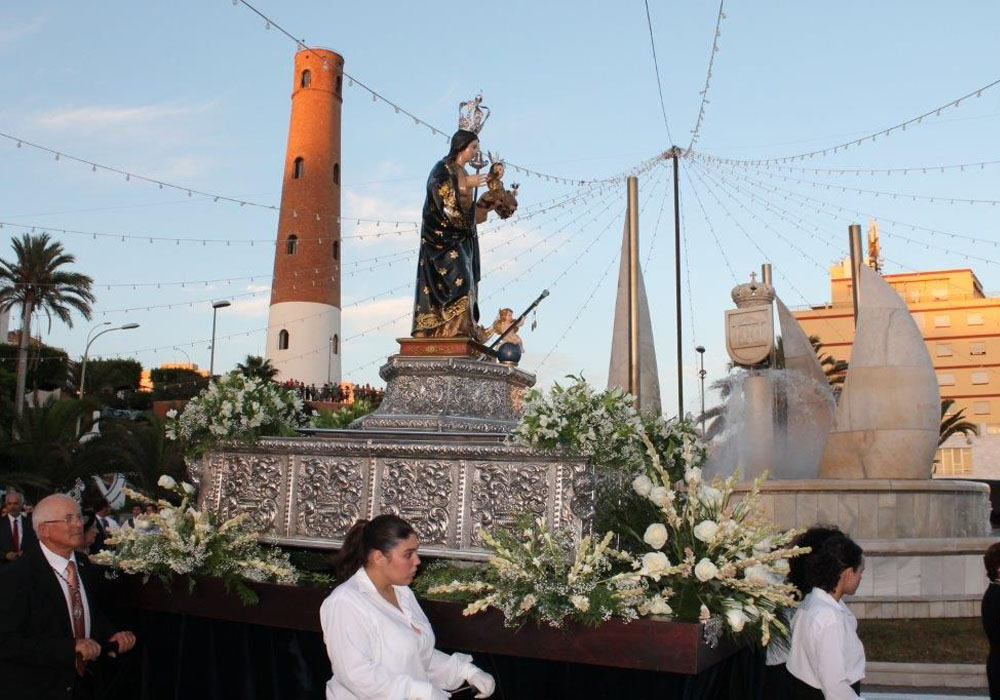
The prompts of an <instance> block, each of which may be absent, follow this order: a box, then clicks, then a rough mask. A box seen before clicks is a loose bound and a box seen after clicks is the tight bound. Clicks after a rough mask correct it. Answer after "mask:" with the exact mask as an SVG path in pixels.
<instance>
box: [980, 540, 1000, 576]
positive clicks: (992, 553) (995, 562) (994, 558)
mask: <svg viewBox="0 0 1000 700" xmlns="http://www.w3.org/2000/svg"><path fill="white" fill-rule="evenodd" d="M983 564H984V565H985V566H986V576H987V577H988V578H989V579H990V581H996V580H998V579H1000V571H998V569H1000V542H994V543H993V544H991V545H990V546H989V549H987V550H986V554H984V555H983Z"/></svg>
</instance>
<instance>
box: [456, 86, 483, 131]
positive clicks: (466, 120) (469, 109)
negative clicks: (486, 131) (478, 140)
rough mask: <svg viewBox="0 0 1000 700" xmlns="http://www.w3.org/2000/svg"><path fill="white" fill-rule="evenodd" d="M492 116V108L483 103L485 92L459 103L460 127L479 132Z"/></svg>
mask: <svg viewBox="0 0 1000 700" xmlns="http://www.w3.org/2000/svg"><path fill="white" fill-rule="evenodd" d="M489 118H490V108H489V107H487V106H485V105H484V104H483V93H479V94H478V95H476V96H475V97H473V98H472V99H471V100H466V101H465V102H460V103H459V105H458V128H459V129H464V130H465V131H471V132H472V133H474V134H478V133H479V131H480V129H482V128H483V124H485V123H486V120H487V119H489Z"/></svg>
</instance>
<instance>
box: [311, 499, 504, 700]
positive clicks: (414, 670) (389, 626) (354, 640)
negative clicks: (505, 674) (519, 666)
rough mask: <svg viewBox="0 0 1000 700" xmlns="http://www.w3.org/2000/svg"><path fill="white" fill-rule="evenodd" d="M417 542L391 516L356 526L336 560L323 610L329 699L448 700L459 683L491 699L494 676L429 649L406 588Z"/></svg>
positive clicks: (422, 620) (430, 635)
mask: <svg viewBox="0 0 1000 700" xmlns="http://www.w3.org/2000/svg"><path fill="white" fill-rule="evenodd" d="M418 545H419V541H418V539H417V534H416V532H414V530H413V528H412V527H411V526H410V525H409V523H407V522H406V521H405V520H403V519H402V518H400V517H398V516H395V515H379V516H378V517H376V518H374V519H373V520H371V521H368V520H359V521H358V522H356V523H355V524H354V526H353V527H352V528H351V529H350V531H349V532H348V533H347V537H346V538H345V539H344V546H343V547H342V548H341V550H340V552H338V554H337V556H336V558H335V560H334V574H335V576H336V578H337V584H338V585H337V587H336V588H335V589H334V590H333V592H332V593H330V595H329V596H327V598H326V600H325V601H323V605H322V606H321V607H320V611H319V615H320V622H321V623H322V625H323V641H324V642H325V644H326V650H327V654H328V655H329V657H330V664H331V666H332V667H333V678H331V679H330V680H329V681H328V682H327V684H326V698H327V700H376V699H378V700H445V699H446V698H448V697H450V694H449V693H448V692H446V691H447V690H449V689H452V690H453V689H455V688H458V687H459V686H460V685H462V684H463V683H468V684H469V685H470V686H471V687H473V688H475V689H476V690H477V691H479V693H478V695H476V697H477V698H485V697H489V696H490V695H492V694H493V689H494V686H495V683H494V681H493V677H492V676H490V675H489V674H488V673H486V672H485V671H482V670H480V669H479V668H477V667H476V666H474V665H473V663H472V657H471V656H468V655H466V654H452V655H450V656H449V655H448V654H445V653H443V652H440V651H438V650H437V649H435V648H434V631H433V630H432V629H431V625H430V622H429V621H428V620H427V616H426V615H424V612H423V610H421V609H420V604H419V603H418V602H417V598H416V596H414V594H413V591H411V590H410V588H409V584H410V582H411V581H413V577H414V575H415V574H416V573H417V566H419V564H420V557H418V556H417V547H418Z"/></svg>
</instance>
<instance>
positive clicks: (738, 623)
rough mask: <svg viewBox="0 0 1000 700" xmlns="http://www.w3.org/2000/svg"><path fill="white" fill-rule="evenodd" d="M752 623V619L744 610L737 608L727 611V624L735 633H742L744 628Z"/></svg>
mask: <svg viewBox="0 0 1000 700" xmlns="http://www.w3.org/2000/svg"><path fill="white" fill-rule="evenodd" d="M749 621H750V618H748V617H747V616H746V614H745V613H744V612H743V611H742V610H737V609H735V608H730V609H729V610H726V622H728V623H729V626H730V627H731V628H732V630H733V632H742V631H743V626H744V625H745V624H746V623H747V622H749Z"/></svg>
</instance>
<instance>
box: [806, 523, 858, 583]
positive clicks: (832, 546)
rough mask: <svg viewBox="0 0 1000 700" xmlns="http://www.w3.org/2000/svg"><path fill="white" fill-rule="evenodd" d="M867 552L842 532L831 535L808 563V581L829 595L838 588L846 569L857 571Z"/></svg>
mask: <svg viewBox="0 0 1000 700" xmlns="http://www.w3.org/2000/svg"><path fill="white" fill-rule="evenodd" d="M864 557H865V552H864V550H863V549H861V547H859V546H858V543H857V542H855V541H854V540H852V539H851V538H850V537H848V536H847V535H845V534H843V533H842V532H837V533H834V534H833V535H830V537H828V538H827V539H826V540H825V541H824V542H823V544H821V545H820V546H819V547H818V548H817V549H816V551H815V553H814V555H813V556H812V558H811V559H810V561H809V562H808V566H807V574H806V580H807V582H808V584H809V585H811V586H813V587H815V588H822V589H823V590H824V591H826V592H827V593H830V592H832V591H833V590H835V589H836V588H837V583H838V582H839V581H840V575H841V574H842V573H843V572H844V571H845V570H846V569H857V568H859V567H860V566H861V562H862V561H863V560H864Z"/></svg>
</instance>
